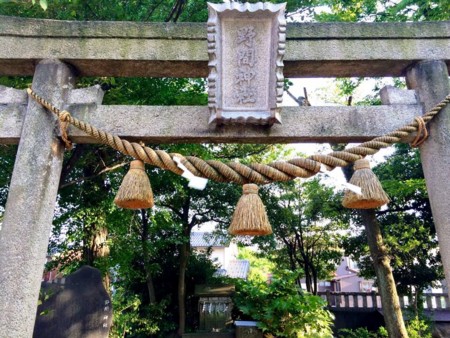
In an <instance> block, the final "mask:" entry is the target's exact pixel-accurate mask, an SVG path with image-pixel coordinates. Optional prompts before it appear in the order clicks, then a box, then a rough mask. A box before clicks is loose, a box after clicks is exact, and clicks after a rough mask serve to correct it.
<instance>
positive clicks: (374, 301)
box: [318, 291, 450, 311]
mask: <svg viewBox="0 0 450 338" xmlns="http://www.w3.org/2000/svg"><path fill="white" fill-rule="evenodd" d="M318 295H319V296H321V297H322V298H323V299H325V300H326V301H327V303H328V306H329V307H330V308H333V309H342V310H358V311H359V310H361V311H364V310H369V311H370V310H377V309H381V308H382V305H381V297H380V295H379V294H377V293H376V292H370V293H366V292H333V291H326V292H319V293H318ZM399 301H400V307H401V308H403V309H404V308H407V307H408V306H410V305H411V304H412V299H411V298H408V297H407V296H400V297H399ZM423 307H424V309H426V310H450V301H449V298H448V294H445V293H428V294H424V295H423Z"/></svg>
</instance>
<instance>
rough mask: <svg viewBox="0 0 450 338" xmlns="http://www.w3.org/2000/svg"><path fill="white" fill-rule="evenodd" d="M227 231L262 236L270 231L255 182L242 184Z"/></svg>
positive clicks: (234, 233) (233, 233)
mask: <svg viewBox="0 0 450 338" xmlns="http://www.w3.org/2000/svg"><path fill="white" fill-rule="evenodd" d="M242 190H243V195H242V196H241V198H240V199H239V201H238V204H237V206H236V210H235V211H234V214H233V218H232V220H231V225H230V227H229V229H228V232H229V233H230V234H232V235H250V236H263V235H270V234H271V233H272V227H271V226H270V223H269V218H268V217H267V213H266V208H265V207H264V204H263V202H262V201H261V198H260V197H259V195H258V186H257V185H256V184H244V186H243V187H242Z"/></svg>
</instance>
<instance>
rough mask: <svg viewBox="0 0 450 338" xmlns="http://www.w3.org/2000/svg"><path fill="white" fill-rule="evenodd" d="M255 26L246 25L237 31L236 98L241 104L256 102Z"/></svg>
mask: <svg viewBox="0 0 450 338" xmlns="http://www.w3.org/2000/svg"><path fill="white" fill-rule="evenodd" d="M255 36H256V33H255V27H253V26H246V27H243V28H241V29H239V30H238V31H237V44H238V46H239V47H238V50H237V65H238V69H237V74H236V82H235V86H234V95H233V97H234V99H235V100H236V102H237V103H239V104H253V103H255V102H256V87H255V86H253V85H252V80H254V78H255V76H256V69H255V63H256V61H255V53H256V50H255Z"/></svg>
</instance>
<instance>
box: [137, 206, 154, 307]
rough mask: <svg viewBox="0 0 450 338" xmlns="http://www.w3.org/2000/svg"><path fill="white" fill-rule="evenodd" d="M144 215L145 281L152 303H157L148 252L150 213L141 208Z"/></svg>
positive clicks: (142, 238) (143, 249)
mask: <svg viewBox="0 0 450 338" xmlns="http://www.w3.org/2000/svg"><path fill="white" fill-rule="evenodd" d="M141 216H142V237H141V240H142V253H143V255H144V270H145V282H146V284H147V290H148V298H149V302H150V304H154V303H156V294H155V287H154V285H153V278H152V272H151V270H150V267H149V262H150V255H149V252H148V246H147V245H148V215H147V211H146V210H145V209H142V210H141Z"/></svg>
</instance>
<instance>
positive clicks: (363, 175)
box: [342, 159, 389, 209]
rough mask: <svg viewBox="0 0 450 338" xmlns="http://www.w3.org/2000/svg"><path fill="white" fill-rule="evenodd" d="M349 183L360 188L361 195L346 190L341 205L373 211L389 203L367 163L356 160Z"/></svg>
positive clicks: (364, 160) (363, 160)
mask: <svg viewBox="0 0 450 338" xmlns="http://www.w3.org/2000/svg"><path fill="white" fill-rule="evenodd" d="M353 170H354V171H355V172H354V173H353V176H352V178H351V180H350V183H351V184H353V185H356V186H358V187H360V188H361V192H362V194H361V195H360V194H357V193H354V192H353V191H350V190H346V191H345V194H344V199H343V201H342V205H343V206H344V207H346V208H351V209H375V208H378V207H381V206H382V205H384V204H386V203H388V202H389V196H388V195H387V194H386V193H385V192H384V190H383V187H382V186H381V183H380V181H379V180H378V177H377V176H376V175H375V174H374V173H373V171H372V170H371V169H370V164H369V161H368V160H366V159H361V160H357V161H356V162H355V164H354V165H353Z"/></svg>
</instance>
